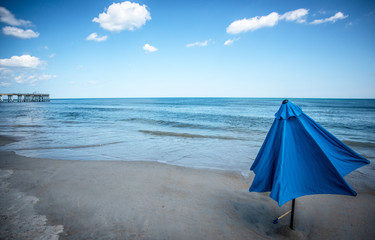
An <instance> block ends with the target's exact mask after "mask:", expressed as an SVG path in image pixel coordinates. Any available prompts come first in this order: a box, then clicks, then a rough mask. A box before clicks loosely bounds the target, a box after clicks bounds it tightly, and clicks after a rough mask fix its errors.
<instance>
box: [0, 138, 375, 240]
mask: <svg viewBox="0 0 375 240" xmlns="http://www.w3.org/2000/svg"><path fill="white" fill-rule="evenodd" d="M12 141H13V139H12V138H4V137H0V144H6V143H10V142H12ZM366 167H367V166H366ZM252 178H253V175H252V174H250V176H249V177H248V178H245V177H243V176H242V175H241V174H239V173H237V172H228V171H215V170H207V169H192V168H185V167H178V166H171V165H166V164H162V163H156V162H125V161H67V160H52V159H36V158H27V157H22V156H18V155H16V154H15V153H13V152H0V181H1V182H0V239H283V238H285V239H375V227H374V223H375V189H374V188H375V185H374V184H373V183H374V182H373V178H371V176H367V175H366V174H364V173H363V172H359V171H355V172H353V173H351V174H349V175H348V176H347V177H346V179H347V181H348V182H349V184H351V185H352V186H353V187H354V189H355V190H356V191H357V192H358V196H357V197H349V196H338V195H314V196H304V197H301V198H298V199H297V201H296V214H295V230H294V231H293V230H290V229H289V228H288V225H289V216H287V217H285V218H284V219H282V220H280V222H279V223H278V224H272V221H273V220H274V219H275V218H276V217H278V216H280V215H281V214H283V213H284V212H286V211H288V210H289V209H290V205H291V204H290V203H287V204H285V205H284V206H283V207H282V208H280V207H278V205H277V203H276V202H275V201H274V200H272V199H271V198H270V197H268V193H250V192H248V188H249V186H250V184H251V181H252Z"/></svg>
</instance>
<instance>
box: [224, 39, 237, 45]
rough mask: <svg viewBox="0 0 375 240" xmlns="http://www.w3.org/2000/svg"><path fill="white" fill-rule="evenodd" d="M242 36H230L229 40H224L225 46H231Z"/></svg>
mask: <svg viewBox="0 0 375 240" xmlns="http://www.w3.org/2000/svg"><path fill="white" fill-rule="evenodd" d="M239 39H240V38H230V39H228V40H226V41H225V42H224V45H225V46H230V45H232V44H233V43H234V42H235V41H237V40H239Z"/></svg>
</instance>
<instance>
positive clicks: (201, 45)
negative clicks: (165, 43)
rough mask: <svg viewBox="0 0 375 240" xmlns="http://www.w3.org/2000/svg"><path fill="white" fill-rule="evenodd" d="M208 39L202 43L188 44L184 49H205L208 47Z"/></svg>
mask: <svg viewBox="0 0 375 240" xmlns="http://www.w3.org/2000/svg"><path fill="white" fill-rule="evenodd" d="M209 41H210V39H208V40H206V41H204V42H194V43H188V44H186V47H195V46H200V47H205V46H207V45H208V42H209Z"/></svg>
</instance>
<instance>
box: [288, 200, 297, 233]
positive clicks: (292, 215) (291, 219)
mask: <svg viewBox="0 0 375 240" xmlns="http://www.w3.org/2000/svg"><path fill="white" fill-rule="evenodd" d="M295 204H296V199H293V201H292V214H291V215H290V226H289V227H290V229H292V230H294V227H293V222H294V205H295Z"/></svg>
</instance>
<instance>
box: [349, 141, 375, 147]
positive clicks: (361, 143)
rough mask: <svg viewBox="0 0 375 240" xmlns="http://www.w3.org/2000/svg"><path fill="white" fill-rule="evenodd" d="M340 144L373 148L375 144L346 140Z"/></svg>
mask: <svg viewBox="0 0 375 240" xmlns="http://www.w3.org/2000/svg"><path fill="white" fill-rule="evenodd" d="M342 142H343V143H345V144H346V145H348V146H352V147H364V148H375V143H371V142H356V141H346V140H345V141H342Z"/></svg>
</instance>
